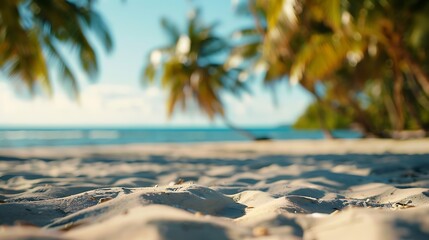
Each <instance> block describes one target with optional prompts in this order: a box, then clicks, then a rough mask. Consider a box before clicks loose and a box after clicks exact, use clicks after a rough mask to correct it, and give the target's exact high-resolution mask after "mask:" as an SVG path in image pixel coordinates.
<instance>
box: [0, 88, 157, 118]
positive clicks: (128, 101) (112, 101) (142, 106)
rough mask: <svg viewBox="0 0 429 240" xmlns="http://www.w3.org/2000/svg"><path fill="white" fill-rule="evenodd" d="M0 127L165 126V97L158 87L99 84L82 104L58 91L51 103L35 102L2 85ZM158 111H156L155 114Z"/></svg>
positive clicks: (83, 95)
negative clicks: (16, 94)
mask: <svg viewBox="0 0 429 240" xmlns="http://www.w3.org/2000/svg"><path fill="white" fill-rule="evenodd" d="M0 96H1V97H0V101H1V102H0V116H1V117H0V124H3V125H21V124H25V125H85V124H106V125H109V124H162V123H164V122H165V107H164V100H163V99H164V94H163V93H162V91H160V90H159V89H158V88H156V87H150V88H147V89H140V88H134V87H131V86H127V85H119V84H118V85H109V84H98V85H92V86H87V87H85V88H83V91H82V92H81V101H80V103H78V102H75V101H73V100H71V99H69V98H68V97H67V96H65V94H63V93H61V92H60V91H58V93H57V94H56V95H55V96H54V97H53V98H52V99H46V98H42V97H36V98H34V99H33V100H28V99H22V98H19V97H17V96H15V95H14V94H13V92H12V89H10V88H9V86H8V85H6V84H3V83H2V84H0ZM155 110H156V111H155Z"/></svg>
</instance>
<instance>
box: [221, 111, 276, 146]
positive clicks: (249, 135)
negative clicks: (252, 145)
mask: <svg viewBox="0 0 429 240" xmlns="http://www.w3.org/2000/svg"><path fill="white" fill-rule="evenodd" d="M222 119H223V121H224V123H225V125H226V126H227V127H229V128H231V129H232V130H234V131H236V132H237V133H239V134H240V135H242V136H244V137H246V138H248V139H250V140H252V141H264V140H270V138H269V137H257V136H255V135H254V134H253V133H251V132H249V131H247V130H245V129H242V128H238V127H236V126H235V125H234V124H232V123H231V122H230V121H229V120H228V119H227V118H226V117H225V116H224V117H223V118H222Z"/></svg>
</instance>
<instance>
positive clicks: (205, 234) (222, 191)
mask: <svg viewBox="0 0 429 240" xmlns="http://www.w3.org/2000/svg"><path fill="white" fill-rule="evenodd" d="M428 216H429V140H427V139H425V140H407V141H395V140H375V139H374V140H372V139H368V140H332V141H325V140H300V141H279V142H246V143H226V142H224V143H200V144H182V145H179V144H177V145H172V144H158V145H124V146H102V147H56V148H42V147H38V148H32V149H3V150H0V225H1V226H0V239H205V240H208V239H216V240H219V239H429V217H428Z"/></svg>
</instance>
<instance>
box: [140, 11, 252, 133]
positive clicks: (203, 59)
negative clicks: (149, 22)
mask: <svg viewBox="0 0 429 240" xmlns="http://www.w3.org/2000/svg"><path fill="white" fill-rule="evenodd" d="M161 25H162V27H163V29H164V30H165V32H166V33H167V35H168V36H169V39H170V43H169V44H168V45H167V46H165V47H161V48H158V49H155V50H153V51H152V52H151V53H150V56H149V61H148V64H147V65H146V66H145V68H144V70H143V74H142V81H143V83H150V84H153V83H155V82H159V83H160V84H161V87H162V88H164V89H166V90H167V91H168V100H167V114H168V116H169V117H171V116H172V115H173V113H174V111H175V110H176V109H177V108H181V110H182V111H184V110H186V109H192V108H194V107H196V108H197V109H199V110H201V111H202V112H203V113H204V114H205V115H207V116H208V117H209V118H210V119H211V120H213V119H215V118H216V117H220V118H221V119H223V120H224V122H225V123H226V125H227V126H228V127H230V128H232V129H234V130H237V131H239V132H240V133H241V134H243V135H244V136H246V137H248V138H250V139H253V140H259V139H260V138H257V137H255V136H253V134H251V133H250V132H248V131H245V130H243V129H239V128H237V127H235V126H234V125H232V124H231V122H230V121H229V120H228V119H227V117H226V113H225V108H224V104H223V102H222V99H221V96H220V95H221V93H222V92H228V93H232V94H233V95H235V96H238V95H239V94H240V93H241V92H243V91H248V89H247V88H246V86H245V85H244V84H243V82H241V81H239V78H238V74H239V73H240V70H239V69H236V68H231V69H226V68H224V66H223V64H222V61H223V58H224V57H223V56H222V55H224V54H225V53H226V52H227V50H228V49H229V45H228V43H227V42H226V41H225V40H224V39H223V38H221V37H219V36H216V35H215V34H214V28H215V27H216V24H211V25H204V24H203V23H202V21H201V19H200V14H199V11H198V10H193V11H192V12H191V13H190V14H189V16H188V22H187V28H186V31H185V32H184V33H183V32H180V31H179V29H178V27H177V26H176V25H175V24H174V23H172V22H171V21H169V20H168V19H162V20H161Z"/></svg>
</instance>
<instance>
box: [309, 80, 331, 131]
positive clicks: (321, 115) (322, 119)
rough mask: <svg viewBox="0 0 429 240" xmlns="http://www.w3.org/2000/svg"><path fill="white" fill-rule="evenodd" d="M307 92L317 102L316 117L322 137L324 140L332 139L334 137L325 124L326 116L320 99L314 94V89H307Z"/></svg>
mask: <svg viewBox="0 0 429 240" xmlns="http://www.w3.org/2000/svg"><path fill="white" fill-rule="evenodd" d="M307 90H308V91H309V92H310V93H311V94H312V95H313V96H314V98H316V101H317V105H318V107H317V116H318V118H319V123H320V128H321V130H322V132H323V136H324V137H325V138H326V139H334V138H335V137H334V135H333V134H332V131H331V130H330V129H329V127H328V124H327V123H326V116H325V112H324V111H323V100H322V98H321V97H320V96H319V95H318V94H317V93H316V91H315V90H314V88H307Z"/></svg>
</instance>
